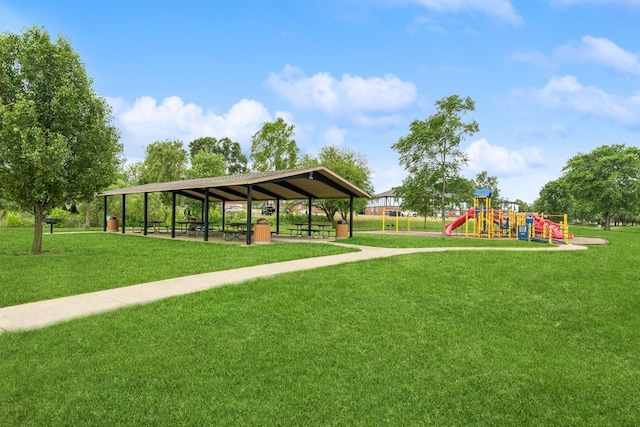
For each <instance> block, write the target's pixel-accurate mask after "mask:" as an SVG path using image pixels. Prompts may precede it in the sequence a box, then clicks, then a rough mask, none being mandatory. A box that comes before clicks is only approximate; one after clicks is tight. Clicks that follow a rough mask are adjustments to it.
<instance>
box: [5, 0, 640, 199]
mask: <svg viewBox="0 0 640 427" xmlns="http://www.w3.org/2000/svg"><path fill="white" fill-rule="evenodd" d="M638 22H640V0H517V1H516V0H276V1H264V0H251V1H242V0H238V1H215V0H211V1H191V2H189V1H184V2H169V1H161V0H158V1H153V2H151V1H131V0H129V1H120V0H115V1H109V2H107V1H99V0H97V1H87V0H82V1H76V0H67V1H63V2H52V1H48V0H40V1H36V0H15V1H4V0H0V31H2V32H4V31H10V32H14V33H19V32H21V31H22V29H23V28H24V27H25V26H31V25H34V24H35V25H37V26H44V27H45V28H46V30H47V31H48V32H49V33H50V34H51V35H52V36H54V37H55V36H57V35H58V34H62V35H64V36H65V37H67V38H69V40H70V41H71V44H72V46H73V48H74V49H75V51H76V52H77V53H78V54H79V55H80V58H81V59H82V61H83V62H84V63H85V65H86V69H87V74H88V75H89V76H90V77H92V78H93V79H94V89H95V90H96V92H98V93H99V94H101V95H102V96H104V97H105V98H106V99H107V100H108V101H109V102H110V103H111V105H112V106H113V112H114V124H115V125H116V126H117V127H118V128H119V129H120V131H121V134H122V139H121V141H122V142H123V143H124V146H125V156H126V158H127V160H128V161H129V162H133V161H137V160H141V159H142V158H144V150H145V147H146V146H147V145H148V144H150V143H153V142H154V141H159V140H165V139H180V140H182V141H183V142H184V145H185V148H187V144H188V143H189V142H190V141H192V140H193V139H195V138H198V137H201V136H214V137H216V138H222V137H229V138H231V139H233V140H235V141H238V142H239V143H240V144H241V145H242V147H243V150H244V151H245V153H246V154H247V155H248V154H249V151H250V145H251V142H250V141H251V136H252V135H253V134H254V133H255V132H256V131H258V130H259V129H260V128H261V127H262V125H263V123H264V122H266V121H273V120H275V119H276V118H277V117H283V118H284V119H285V120H286V121H287V122H288V123H291V124H294V125H295V129H296V140H297V142H298V145H299V147H300V149H301V152H302V154H306V153H311V154H316V153H317V152H318V151H319V149H320V148H321V147H322V146H324V145H327V144H334V145H339V146H341V147H343V148H349V149H353V150H355V151H356V152H358V153H360V154H362V155H364V156H365V157H366V158H367V160H368V163H369V165H370V166H371V168H372V169H373V170H374V175H373V183H374V186H375V191H376V193H379V192H383V191H386V190H389V189H390V188H391V187H393V186H396V185H399V184H401V182H402V179H403V178H404V176H405V172H404V170H403V169H402V168H401V167H400V166H399V165H398V156H397V153H395V152H394V151H393V150H392V149H391V146H392V145H393V144H394V143H395V142H397V141H398V139H399V138H400V137H402V136H405V135H407V134H408V132H409V130H408V129H409V124H410V123H411V122H412V121H413V120H415V119H419V120H424V119H426V118H427V117H429V116H430V115H431V114H433V113H434V112H435V107H434V103H435V102H436V101H437V100H439V99H441V98H443V97H446V96H449V95H452V94H458V95H460V96H463V97H466V96H470V97H471V98H472V99H473V100H474V101H475V102H476V111H475V112H473V113H472V114H471V115H470V117H473V118H475V119H476V120H477V121H478V123H479V125H480V132H479V133H477V134H476V135H474V136H473V137H471V138H468V139H467V140H465V141H464V142H463V148H464V149H465V151H466V152H467V153H468V155H469V165H468V166H467V167H465V169H464V174H465V176H467V177H469V178H472V177H475V175H476V174H477V173H478V172H480V171H483V170H486V171H487V172H488V173H489V174H490V175H494V176H497V177H498V179H499V183H500V190H501V194H502V195H503V196H505V197H508V198H509V199H511V200H515V199H522V200H525V201H528V202H533V201H534V200H535V199H536V198H537V196H538V193H539V191H540V188H541V187H542V186H543V185H544V184H546V183H547V182H549V181H551V180H554V179H556V178H558V177H559V176H561V174H562V167H563V166H564V165H565V164H566V161H567V160H568V159H569V158H570V157H572V156H574V155H576V154H577V153H579V152H589V151H591V150H592V149H594V148H595V147H598V146H600V145H604V144H614V143H625V144H627V145H634V146H638V145H639V140H638V136H639V131H640V37H639V34H640V32H639V30H638V29H637V28H638Z"/></svg>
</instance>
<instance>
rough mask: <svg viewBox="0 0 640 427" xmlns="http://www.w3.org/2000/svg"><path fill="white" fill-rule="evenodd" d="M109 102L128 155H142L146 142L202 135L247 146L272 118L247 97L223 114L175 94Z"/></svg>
mask: <svg viewBox="0 0 640 427" xmlns="http://www.w3.org/2000/svg"><path fill="white" fill-rule="evenodd" d="M109 102H110V104H111V106H112V107H113V111H114V118H115V121H116V124H117V125H118V127H119V128H120V130H121V132H122V141H123V143H124V145H125V155H126V156H127V158H129V159H141V158H143V157H144V147H145V146H146V145H149V144H151V143H153V142H155V141H160V140H165V139H179V140H182V141H183V142H184V143H185V145H186V144H188V143H189V142H191V141H193V140H194V139H196V138H199V137H203V136H213V137H215V138H223V137H228V138H230V139H232V140H234V141H237V142H239V143H240V144H241V145H242V146H243V147H245V148H246V147H248V146H249V143H250V140H251V136H252V135H253V134H254V133H255V132H257V131H258V130H259V129H260V128H261V127H262V125H263V124H264V122H267V121H271V120H272V118H271V115H270V114H269V112H268V111H267V109H266V108H265V107H264V106H263V105H262V104H261V103H259V102H257V101H253V100H248V99H243V100H241V101H239V102H238V103H236V104H235V105H233V106H232V107H231V108H230V109H229V111H228V112H227V113H224V114H215V113H214V112H212V111H204V110H203V109H202V108H201V107H199V106H197V105H195V104H185V103H184V101H182V99H181V98H180V97H177V96H171V97H168V98H165V99H164V100H163V101H162V103H161V104H158V103H157V101H156V100H155V99H154V98H151V97H148V96H144V97H141V98H138V99H136V101H135V102H134V103H133V105H130V104H127V103H126V102H125V101H124V100H122V99H109ZM280 114H283V115H284V114H285V113H280Z"/></svg>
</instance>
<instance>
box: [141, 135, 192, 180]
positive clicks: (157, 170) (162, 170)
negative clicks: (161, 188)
mask: <svg viewBox="0 0 640 427" xmlns="http://www.w3.org/2000/svg"><path fill="white" fill-rule="evenodd" d="M186 172H187V152H186V151H185V150H184V148H182V141H179V140H173V141H172V140H168V139H167V140H165V141H156V142H154V143H153V144H149V145H148V146H147V149H146V155H145V158H144V163H143V167H142V171H141V172H140V183H141V184H150V183H155V182H169V181H179V180H181V179H183V178H185V176H186Z"/></svg>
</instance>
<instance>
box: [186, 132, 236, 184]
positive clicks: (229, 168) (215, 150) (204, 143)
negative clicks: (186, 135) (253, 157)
mask: <svg viewBox="0 0 640 427" xmlns="http://www.w3.org/2000/svg"><path fill="white" fill-rule="evenodd" d="M201 151H205V152H208V153H212V154H219V155H220V156H222V158H223V160H224V162H225V168H224V172H223V173H222V174H221V175H233V174H237V173H245V172H247V170H248V169H247V156H245V155H244V154H243V153H242V147H240V144H239V143H237V142H235V141H232V140H230V139H229V138H222V139H219V140H218V139H215V138H213V137H211V136H205V137H202V138H197V139H194V140H193V141H191V142H190V143H189V154H190V157H191V160H192V162H193V158H194V157H195V156H196V155H197V154H198V153H199V152H201Z"/></svg>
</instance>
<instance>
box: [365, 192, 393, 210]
mask: <svg viewBox="0 0 640 427" xmlns="http://www.w3.org/2000/svg"><path fill="white" fill-rule="evenodd" d="M401 208H402V197H396V195H395V194H394V192H393V190H389V191H385V192H384V193H380V194H376V195H375V196H373V197H372V198H371V199H369V201H368V202H367V207H366V208H365V209H364V214H365V215H382V213H383V212H389V211H399V210H400V209H401Z"/></svg>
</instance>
